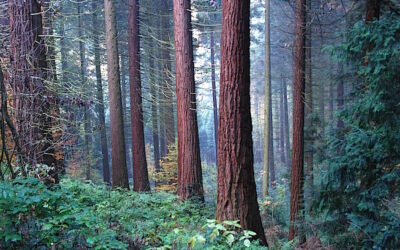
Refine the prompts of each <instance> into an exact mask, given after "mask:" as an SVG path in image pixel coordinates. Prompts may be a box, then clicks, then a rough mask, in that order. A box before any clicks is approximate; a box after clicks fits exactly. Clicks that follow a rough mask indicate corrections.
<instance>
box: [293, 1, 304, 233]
mask: <svg viewBox="0 0 400 250" xmlns="http://www.w3.org/2000/svg"><path fill="white" fill-rule="evenodd" d="M305 27H306V0H297V4H296V40H295V54H294V83H293V85H294V91H293V152H292V164H293V166H292V177H291V188H290V191H291V193H290V227H289V240H292V239H294V237H295V236H297V235H299V236H300V234H301V232H299V231H300V230H299V225H300V223H301V221H302V220H303V206H304V204H303V170H304V99H305V96H304V91H305V76H304V72H305ZM302 238H303V237H300V240H301V241H303V239H302Z"/></svg>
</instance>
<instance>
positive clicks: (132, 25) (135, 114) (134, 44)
mask: <svg viewBox="0 0 400 250" xmlns="http://www.w3.org/2000/svg"><path fill="white" fill-rule="evenodd" d="M128 18H129V80H130V95H131V96H130V97H131V99H130V101H131V126H132V163H133V190H134V191H149V190H150V183H149V176H148V171H147V161H146V149H145V142H144V129H143V111H142V84H141V79H140V55H139V50H140V40H139V2H138V0H130V1H129V17H128Z"/></svg>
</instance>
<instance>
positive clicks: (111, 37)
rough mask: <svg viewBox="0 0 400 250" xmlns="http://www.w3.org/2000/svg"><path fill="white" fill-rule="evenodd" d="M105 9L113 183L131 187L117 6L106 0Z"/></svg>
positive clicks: (114, 185) (117, 185)
mask: <svg viewBox="0 0 400 250" xmlns="http://www.w3.org/2000/svg"><path fill="white" fill-rule="evenodd" d="M104 10H105V23H106V48H107V72H108V89H109V90H108V91H109V95H110V127H111V159H112V185H113V187H123V188H127V189H129V181H128V170H127V168H126V153H125V136H124V122H123V118H122V102H121V87H120V73H119V60H118V47H117V37H116V36H117V31H116V23H115V8H114V3H113V1H112V0H104Z"/></svg>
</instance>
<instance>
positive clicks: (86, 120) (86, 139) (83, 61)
mask: <svg viewBox="0 0 400 250" xmlns="http://www.w3.org/2000/svg"><path fill="white" fill-rule="evenodd" d="M81 8H82V6H81V3H78V36H79V56H80V78H81V79H80V80H81V85H82V89H83V91H84V92H86V90H87V88H88V86H87V83H86V76H85V72H86V58H85V44H84V42H83V27H82V26H83V24H82V16H81V15H82V10H81ZM83 114H84V117H83V121H84V144H85V146H84V147H85V148H84V152H85V153H84V154H85V167H86V169H85V170H86V172H85V173H86V180H90V177H91V166H90V149H89V125H90V121H89V119H90V118H89V110H88V107H87V103H85V105H84V111H83Z"/></svg>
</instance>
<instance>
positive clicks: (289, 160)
mask: <svg viewBox="0 0 400 250" xmlns="http://www.w3.org/2000/svg"><path fill="white" fill-rule="evenodd" d="M282 90H283V108H284V114H283V115H284V123H285V151H286V159H287V168H288V170H291V169H292V157H291V152H290V132H289V107H288V96H287V85H286V79H285V78H284V77H283V75H282Z"/></svg>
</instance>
